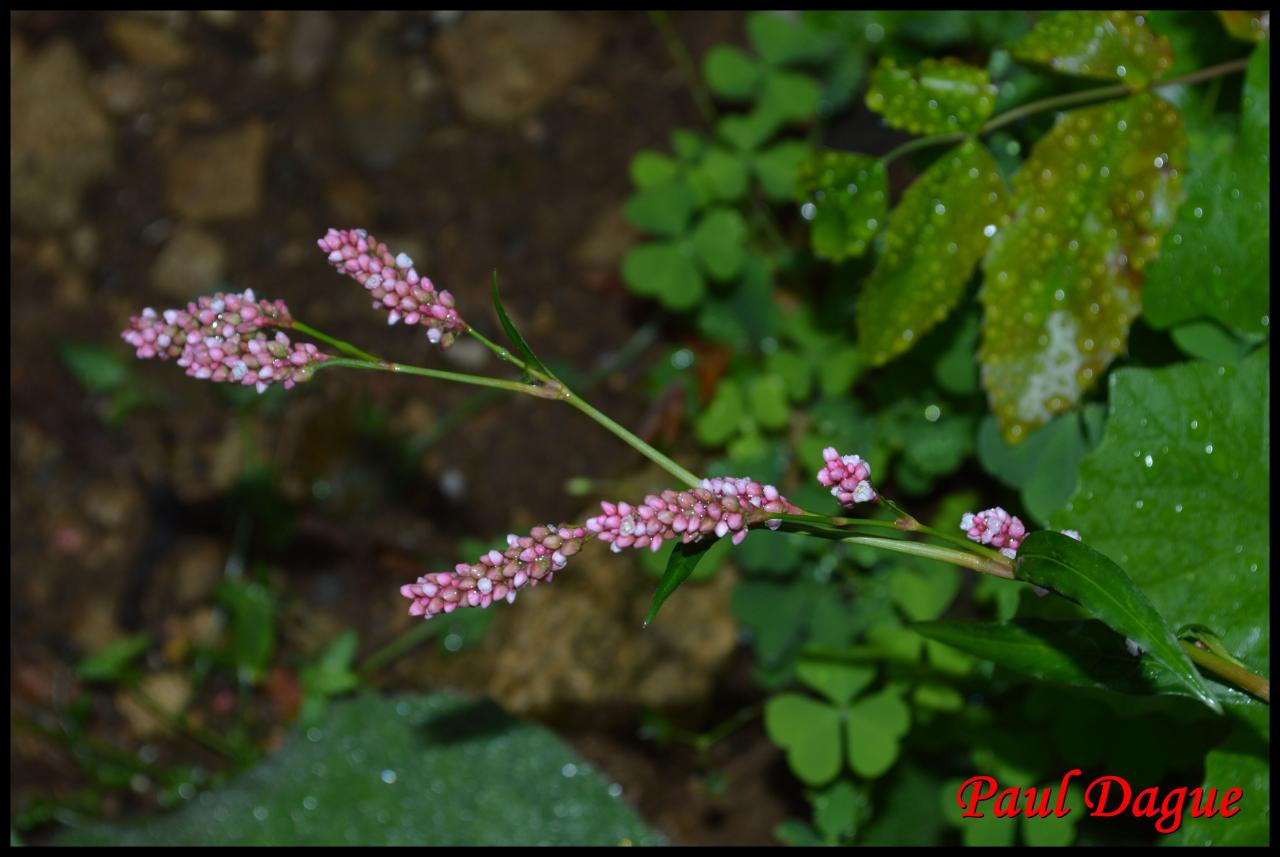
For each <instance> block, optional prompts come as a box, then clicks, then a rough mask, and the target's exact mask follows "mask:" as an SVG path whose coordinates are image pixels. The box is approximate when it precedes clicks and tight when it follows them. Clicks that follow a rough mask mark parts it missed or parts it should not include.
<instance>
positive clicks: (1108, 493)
mask: <svg viewBox="0 0 1280 857" xmlns="http://www.w3.org/2000/svg"><path fill="white" fill-rule="evenodd" d="M1268 355H1269V349H1266V348H1263V349H1260V350H1259V351H1257V352H1255V353H1254V354H1253V355H1252V356H1250V357H1249V358H1248V359H1247V360H1245V361H1244V362H1243V363H1241V364H1238V365H1236V366H1215V365H1213V364H1208V363H1186V364H1179V365H1175V366H1170V367H1168V368H1165V369H1123V370H1120V371H1118V372H1116V373H1115V374H1114V375H1113V376H1112V378H1111V395H1110V407H1111V416H1110V418H1109V419H1108V421H1107V428H1106V433H1105V435H1104V437H1103V440H1102V443H1101V444H1100V445H1099V446H1098V448H1097V449H1095V450H1094V451H1093V452H1092V453H1091V454H1090V455H1089V456H1088V457H1087V458H1085V460H1084V462H1083V464H1082V465H1081V467H1080V486H1079V488H1078V489H1077V490H1076V494H1075V496H1074V497H1073V498H1072V499H1071V501H1070V502H1069V503H1068V504H1067V506H1066V508H1065V509H1064V510H1063V511H1062V513H1061V514H1059V515H1057V516H1055V517H1054V518H1053V525H1054V526H1055V527H1071V528H1074V529H1077V530H1079V531H1080V532H1081V533H1082V534H1083V535H1084V538H1085V540H1086V541H1087V542H1089V544H1091V545H1094V546H1096V547H1097V548H1098V549H1099V550H1101V551H1105V552H1106V553H1108V554H1109V555H1110V556H1112V557H1114V558H1115V559H1116V560H1117V561H1118V562H1120V563H1121V564H1122V565H1123V566H1124V567H1125V569H1126V570H1127V571H1128V573H1129V574H1130V576H1131V577H1133V579H1134V581H1135V582H1136V583H1137V584H1138V585H1139V586H1140V587H1142V590H1143V591H1144V592H1145V593H1147V595H1148V596H1149V597H1150V598H1151V600H1152V601H1153V602H1154V604H1155V605H1156V607H1157V608H1159V610H1160V612H1161V613H1162V614H1163V615H1164V617H1165V618H1166V619H1167V620H1168V621H1169V622H1170V623H1171V624H1173V625H1174V626H1175V627H1178V626H1181V625H1185V624H1192V623H1194V624H1200V625H1205V626H1208V627H1209V628H1211V629H1213V630H1214V631H1216V632H1217V633H1218V634H1219V635H1220V636H1221V637H1222V639H1223V641H1224V642H1225V643H1226V645H1227V648H1228V649H1229V650H1230V651H1232V652H1234V653H1235V654H1236V656H1237V657H1239V658H1240V659H1241V660H1242V661H1244V663H1245V664H1246V665H1248V667H1249V668H1250V669H1251V670H1253V671H1255V672H1260V673H1262V674H1268V672H1269V670H1270V626H1271V621H1270V606H1269V605H1270V592H1271V582H1270V556H1271V537H1270V493H1269V492H1270V472H1271V468H1270V428H1269V404H1270V370H1269V367H1268V363H1267V361H1268Z"/></svg>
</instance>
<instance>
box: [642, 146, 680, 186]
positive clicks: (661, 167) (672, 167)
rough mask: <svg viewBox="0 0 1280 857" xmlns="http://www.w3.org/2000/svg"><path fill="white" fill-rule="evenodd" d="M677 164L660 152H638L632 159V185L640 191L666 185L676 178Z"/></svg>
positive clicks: (646, 150)
mask: <svg viewBox="0 0 1280 857" xmlns="http://www.w3.org/2000/svg"><path fill="white" fill-rule="evenodd" d="M677 169H678V167H677V165H676V162H675V161H673V160H671V159H670V158H668V157H667V156H666V155H663V154H661V153H659V152H654V151H650V150H648V149H645V150H644V151H641V152H637V153H636V155H635V157H634V158H632V159H631V183H632V184H633V185H635V186H636V187H637V188H639V189H640V190H646V189H648V188H651V187H654V186H655V185H660V184H665V183H666V182H669V181H671V180H672V179H673V178H675V176H676V170H677Z"/></svg>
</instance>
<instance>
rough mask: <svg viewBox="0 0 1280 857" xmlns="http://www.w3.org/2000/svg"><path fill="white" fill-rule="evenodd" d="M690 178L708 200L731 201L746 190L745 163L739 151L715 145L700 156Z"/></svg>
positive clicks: (739, 197) (738, 197)
mask: <svg viewBox="0 0 1280 857" xmlns="http://www.w3.org/2000/svg"><path fill="white" fill-rule="evenodd" d="M690 180H691V181H692V182H693V183H694V186H695V188H699V189H704V190H703V192H705V197H706V199H707V200H708V201H709V200H713V199H717V200H725V201H727V202H733V201H735V200H739V199H741V198H742V197H743V195H744V194H745V193H746V192H747V183H748V175H747V164H746V162H745V161H744V160H743V158H742V156H741V155H740V154H739V153H737V152H730V151H729V150H728V149H725V148H723V147H721V146H715V147H713V148H711V149H708V150H707V152H706V154H705V155H703V156H702V160H701V162H700V163H699V164H698V165H697V167H695V168H694V170H693V174H692V176H691V177H690Z"/></svg>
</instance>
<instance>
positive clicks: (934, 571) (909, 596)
mask: <svg viewBox="0 0 1280 857" xmlns="http://www.w3.org/2000/svg"><path fill="white" fill-rule="evenodd" d="M888 586H889V595H890V596H891V597H892V598H893V601H894V603H895V604H897V605H898V606H899V607H901V608H902V612H903V613H905V614H906V615H907V617H908V618H910V619H913V620H917V621H918V620H922V619H935V618H937V617H938V616H941V615H942V613H943V611H945V610H946V609H947V607H948V606H950V604H951V602H952V601H953V600H955V597H956V593H957V592H958V591H959V590H960V575H959V574H957V573H956V572H955V570H954V569H950V568H946V567H943V566H923V567H921V568H919V569H915V568H895V569H894V570H893V571H892V572H891V573H890V575H889V580H888Z"/></svg>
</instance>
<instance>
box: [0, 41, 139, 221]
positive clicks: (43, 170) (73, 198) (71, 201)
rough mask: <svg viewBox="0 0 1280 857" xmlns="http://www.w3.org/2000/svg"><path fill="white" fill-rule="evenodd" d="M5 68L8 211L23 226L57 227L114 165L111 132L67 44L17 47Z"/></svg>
mask: <svg viewBox="0 0 1280 857" xmlns="http://www.w3.org/2000/svg"><path fill="white" fill-rule="evenodd" d="M10 44H11V45H12V42H11V43H10ZM10 69H11V72H12V75H11V77H10V83H9V99H10V100H9V120H10V132H9V182H10V191H9V213H10V215H11V216H12V217H13V219H14V220H15V221H17V223H19V224H21V225H22V226H25V227H27V228H30V229H34V230H38V231H48V230H54V229H58V228H61V227H63V226H67V225H69V224H70V223H72V222H73V221H74V220H75V219H76V217H77V215H78V214H79V211H80V198H81V196H82V195H83V193H84V191H85V189H86V188H87V187H88V186H89V185H91V184H92V183H94V182H95V181H98V180H99V179H102V178H103V177H105V176H107V175H108V174H110V173H111V171H112V169H113V168H114V166H115V132H114V130H113V129H112V127H111V123H110V121H108V119H107V116H106V113H105V111H104V110H103V108H102V105H101V104H99V102H98V100H97V99H96V98H94V97H93V95H92V94H91V92H90V90H89V87H88V73H87V70H86V68H85V64H84V61H83V60H82V59H81V58H80V55H79V54H78V53H77V52H76V49H75V48H74V47H73V46H72V45H71V43H70V42H68V41H66V40H65V39H58V40H56V41H54V42H53V43H52V44H50V45H49V46H48V47H46V48H44V49H43V50H41V51H39V52H36V53H29V52H27V53H24V54H23V55H22V56H21V57H19V59H18V61H17V62H16V63H14V62H13V61H12V59H11V62H10Z"/></svg>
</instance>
